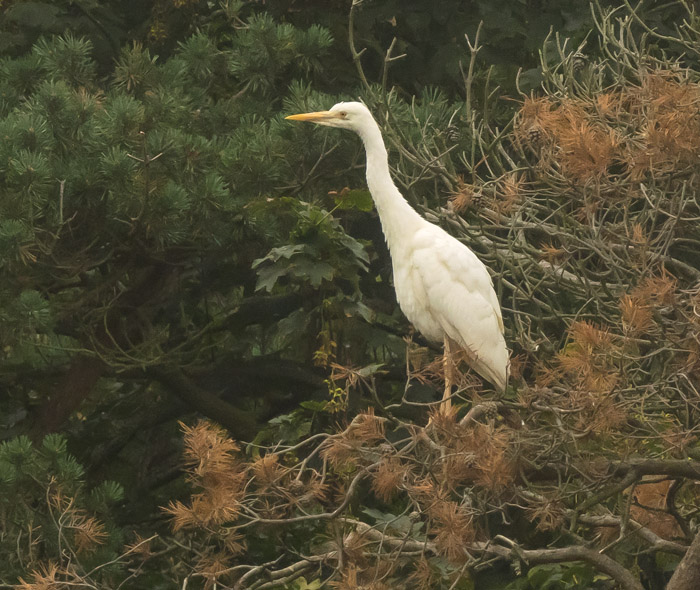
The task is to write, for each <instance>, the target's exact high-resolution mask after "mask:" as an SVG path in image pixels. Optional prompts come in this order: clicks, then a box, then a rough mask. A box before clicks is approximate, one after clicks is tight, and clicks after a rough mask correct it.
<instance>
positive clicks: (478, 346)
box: [292, 102, 508, 391]
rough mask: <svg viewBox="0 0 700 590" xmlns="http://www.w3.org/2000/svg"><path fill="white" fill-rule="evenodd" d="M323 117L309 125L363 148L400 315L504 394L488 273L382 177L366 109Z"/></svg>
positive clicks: (502, 350)
mask: <svg viewBox="0 0 700 590" xmlns="http://www.w3.org/2000/svg"><path fill="white" fill-rule="evenodd" d="M325 113H328V114H329V115H328V119H327V120H326V121H321V120H317V121H316V122H319V123H322V124H326V125H331V126H334V127H343V128H348V129H351V130H353V131H355V132H356V133H357V134H358V135H359V136H360V137H361V138H362V141H363V143H364V146H365V151H366V153H367V184H368V186H369V190H370V193H371V194H372V198H373V199H374V203H375V206H376V208H377V212H378V214H379V219H380V220H381V224H382V230H383V232H384V237H385V238H386V242H387V245H388V246H389V251H390V253H391V261H392V266H393V274H394V288H395V289H396V297H397V300H398V302H399V306H400V307H401V310H402V311H403V313H404V314H405V315H406V317H407V318H408V320H409V321H410V322H411V323H412V324H413V325H414V326H415V327H416V329H417V330H418V331H419V332H421V334H423V336H425V337H426V338H427V339H428V340H433V341H436V342H440V341H443V340H444V339H445V337H449V338H451V339H452V340H453V341H454V342H456V343H457V344H458V345H459V346H460V347H462V348H463V349H464V350H465V352H466V353H467V357H468V361H469V364H470V365H471V366H472V367H473V368H474V370H476V371H477V373H479V374H480V375H481V376H482V377H484V378H485V379H487V380H488V381H490V382H491V383H492V384H493V385H495V386H496V387H497V388H498V389H499V390H501V391H502V390H504V389H505V387H506V382H507V379H508V349H507V347H506V343H505V340H504V338H503V320H502V317H501V309H500V306H499V303H498V298H497V296H496V293H495V291H494V288H493V282H492V280H491V276H490V275H489V273H488V270H487V269H486V267H485V266H484V264H483V263H482V262H481V261H480V260H479V259H478V258H477V257H476V255H475V254H474V253H473V252H472V251H471V250H470V249H469V248H467V246H465V245H464V244H462V243H461V242H460V241H458V240H457V239H455V238H454V237H452V236H451V235H449V234H448V233H447V232H445V231H444V230H442V229H441V228H440V227H438V226H436V225H434V224H432V223H430V222H429V221H427V220H425V219H424V218H423V217H421V216H420V215H419V214H418V213H417V212H416V211H415V210H414V209H413V208H412V207H411V206H410V205H409V204H408V202H406V200H405V199H404V198H403V196H402V195H401V193H400V192H399V190H398V189H397V188H396V186H395V185H394V182H393V181H392V179H391V176H390V174H389V163H388V156H387V151H386V148H385V146H384V140H383V139H382V134H381V131H380V130H379V126H378V125H377V123H376V122H375V120H374V118H373V117H372V115H371V113H370V112H369V110H368V109H367V107H365V106H364V105H363V104H361V103H354V102H349V103H339V104H337V105H335V106H334V107H333V108H332V109H331V110H330V111H325ZM319 114H320V113H319ZM331 114H335V115H336V116H335V117H334V116H331ZM339 115H344V117H342V118H339ZM297 117H298V118H301V117H303V116H302V115H299V116H297ZM297 117H292V118H297ZM336 118H339V120H336ZM308 120H314V119H312V118H309V119H308Z"/></svg>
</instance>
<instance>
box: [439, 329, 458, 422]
mask: <svg viewBox="0 0 700 590" xmlns="http://www.w3.org/2000/svg"><path fill="white" fill-rule="evenodd" d="M443 346H444V357H443V361H442V362H443V367H444V369H445V392H444V393H443V395H442V405H441V406H440V407H441V408H442V410H449V409H450V408H451V407H452V401H451V399H450V398H451V397H452V384H453V383H454V380H455V379H454V376H455V374H454V371H455V364H454V360H453V358H452V349H451V346H450V337H449V336H447V335H445V338H444V344H443Z"/></svg>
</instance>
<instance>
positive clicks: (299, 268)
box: [292, 260, 335, 287]
mask: <svg viewBox="0 0 700 590" xmlns="http://www.w3.org/2000/svg"><path fill="white" fill-rule="evenodd" d="M292 272H293V274H294V276H296V277H299V278H308V279H309V282H310V283H311V285H312V286H314V287H319V286H320V285H321V283H322V282H323V280H324V279H325V280H327V281H332V280H333V277H334V276H335V269H334V268H333V267H332V266H331V265H330V264H328V263H326V262H314V261H311V260H300V261H298V262H295V263H294V264H293V266H292Z"/></svg>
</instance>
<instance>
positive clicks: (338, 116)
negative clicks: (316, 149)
mask: <svg viewBox="0 0 700 590" xmlns="http://www.w3.org/2000/svg"><path fill="white" fill-rule="evenodd" d="M285 119H290V120H292V121H311V122H312V123H317V124H318V125H326V126H328V127H340V128H341V129H350V130H351V131H354V132H355V133H360V134H361V132H362V130H363V129H365V128H367V126H368V125H376V123H375V122H374V119H373V118H372V114H371V113H370V112H369V109H368V108H367V107H366V106H365V105H363V104H362V103H360V102H339V103H338V104H336V105H333V106H332V107H331V108H330V110H328V111H318V112H315V113H303V114H301V115H290V116H289V117H285Z"/></svg>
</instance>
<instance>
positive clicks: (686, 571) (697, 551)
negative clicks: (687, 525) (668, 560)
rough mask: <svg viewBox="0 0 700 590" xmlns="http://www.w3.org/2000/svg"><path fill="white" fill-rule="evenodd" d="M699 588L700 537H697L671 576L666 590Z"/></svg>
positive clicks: (693, 589)
mask: <svg viewBox="0 0 700 590" xmlns="http://www.w3.org/2000/svg"><path fill="white" fill-rule="evenodd" d="M698 588H700V535H695V539H693V542H692V543H691V544H690V547H689V548H688V552H687V553H686V554H685V557H684V558H683V559H681V562H680V563H679V564H678V567H677V568H676V571H675V572H674V574H673V576H671V579H670V580H669V582H668V586H666V590H697V589H698Z"/></svg>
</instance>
